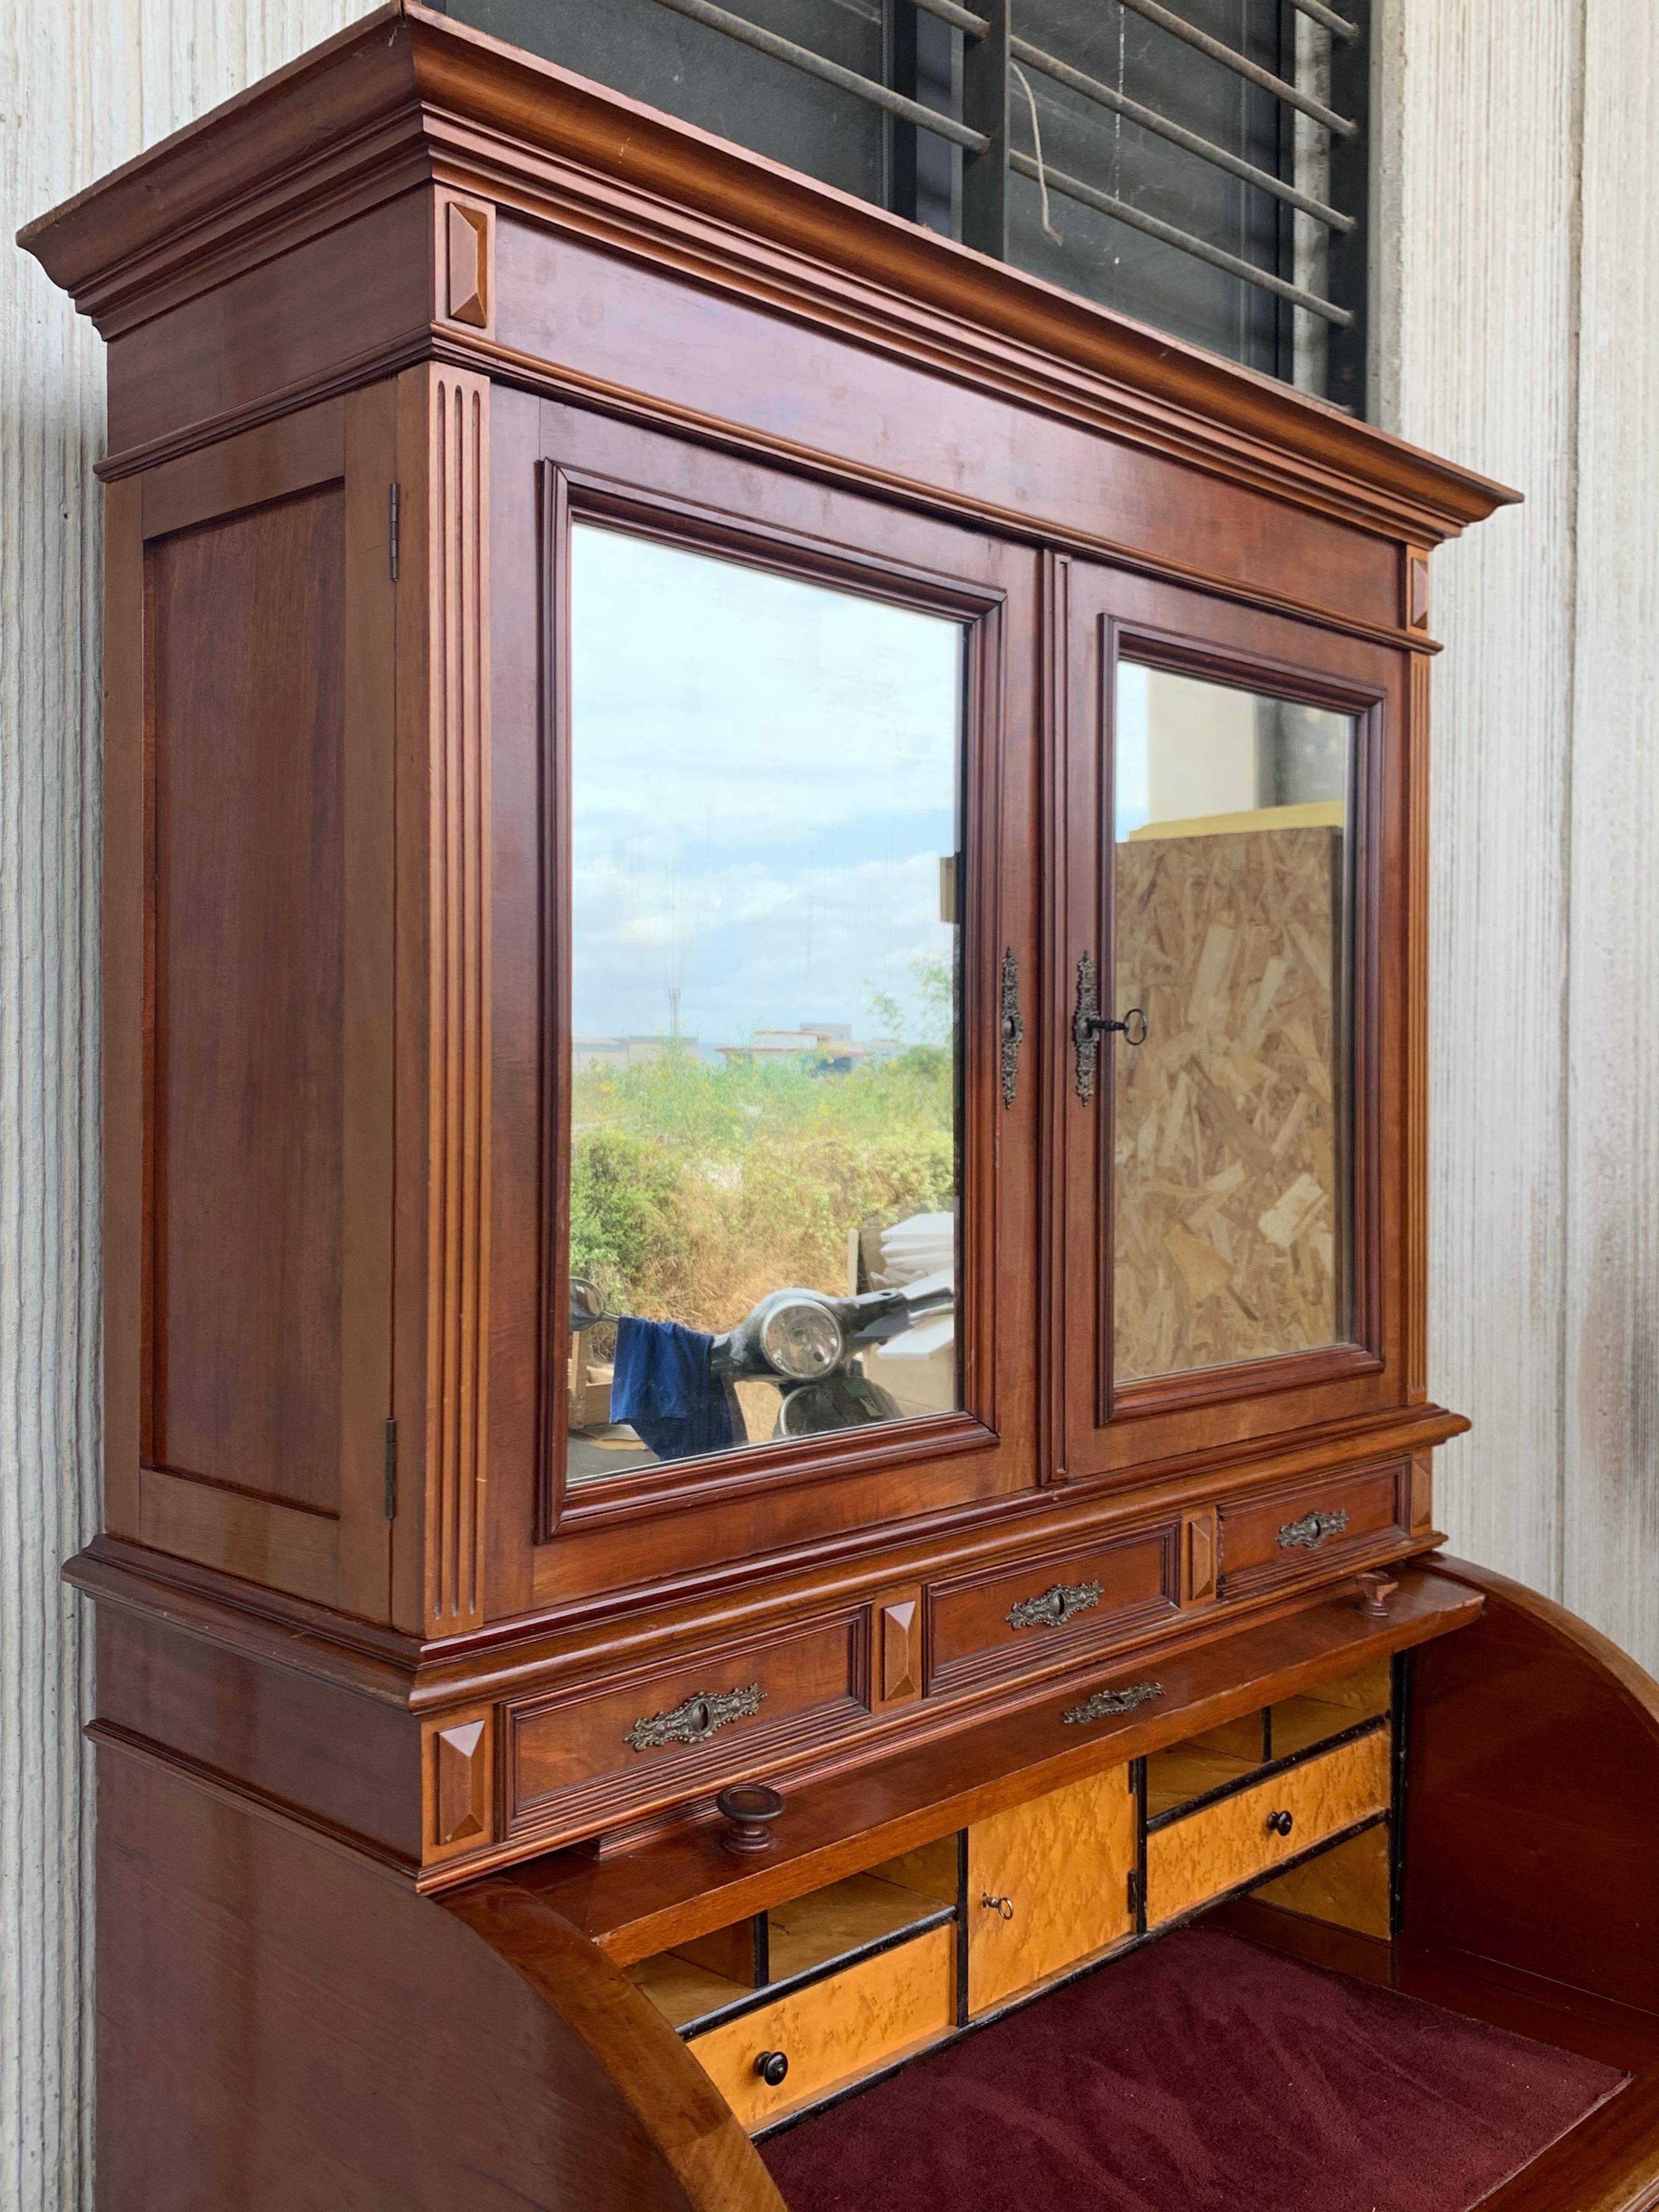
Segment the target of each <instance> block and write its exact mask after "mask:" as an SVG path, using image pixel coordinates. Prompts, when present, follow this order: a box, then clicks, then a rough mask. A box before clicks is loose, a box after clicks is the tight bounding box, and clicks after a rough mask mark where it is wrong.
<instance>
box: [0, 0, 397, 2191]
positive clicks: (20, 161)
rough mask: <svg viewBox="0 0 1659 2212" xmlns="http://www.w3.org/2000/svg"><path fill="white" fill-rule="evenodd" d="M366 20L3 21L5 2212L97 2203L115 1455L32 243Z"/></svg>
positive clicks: (120, 1)
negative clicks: (96, 1678)
mask: <svg viewBox="0 0 1659 2212" xmlns="http://www.w3.org/2000/svg"><path fill="white" fill-rule="evenodd" d="M364 12H365V9H364V8H363V7H362V6H361V5H357V4H354V0H257V4H256V0H177V4H173V5H168V4H167V0H14V4H12V5H10V6H9V7H5V8H3V9H0V234H3V237H0V2212H78V2208H79V2207H81V2206H82V2205H90V2203H91V2201H92V2158H91V2141H92V2111H93V2102H92V2094H91V2005H90V1994H91V1986H92V1971H93V1961H92V1953H91V1943H90V1926H91V1923H90V1908H91V1892H92V1878H91V1834H92V1826H91V1822H92V1797H91V1788H90V1763H89V1761H88V1757H87V1755H86V1753H85V1751H84V1749H83V1747H82V1742H81V1737H80V1726H81V1723H82V1719H83V1718H84V1717H85V1716H86V1713H87V1711H88V1707H89V1703H90V1678H91V1651H90V1645H89V1642H88V1633H87V1622H86V1620H85V1618H84V1614H83V1610H82V1608H81V1607H79V1606H78V1604H76V1602H74V1601H71V1599H70V1595H69V1594H68V1593H67V1592H66V1591H65V1590H64V1589H63V1587H62V1585H61V1584H60V1583H59V1582H58V1566H59V1565H60V1563H61V1562H62V1560H63V1559H65V1558H66V1557H67V1556H68V1555H69V1553H71V1552H73V1551H74V1550H76V1547H78V1546H79V1545H80V1544H81V1543H82V1541H84V1539H85V1538H86V1536H87V1535H88V1534H90V1532H91V1530H92V1528H94V1524H95V1521H96V1514H97V1467H98V1455H99V1338H98V1205H99V1184H98V1144H97V1139H98V1024H97V1011H98V869H97V851H98V786H99V775H98V666H99V607H100V583H99V561H100V535H99V529H98V489H97V484H96V482H95V480H94V477H93V473H92V465H93V462H94V459H96V458H97V456H98V454H99V453H100V450H101V447H102V443H103V422H104V410H103V373H104V371H103V357H102V349H101V346H100V343H99V340H98V338H97V337H96V335H95V334H94V332H93V331H91V330H90V328H89V327H88V325H86V324H84V323H82V322H81V321H79V320H78V319H77V318H76V316H75V314H74V313H73V312H72V311H71V309H70V306H69V303H68V301H66V300H64V298H63V296H62V295H60V294H59V293H58V292H56V291H55V290H54V289H52V286H51V285H50V284H49V283H47V281H46V277H45V276H43V275H42V274H41V272H40V269H39V268H38V267H37V266H36V264H34V263H33V261H31V260H29V259H28V258H27V257H26V256H25V255H23V254H21V253H20V252H17V250H16V248H15V246H13V245H12V243H11V237H12V234H13V233H14V232H15V230H16V228H18V226H19V224H21V222H25V221H26V220H27V218H28V217H29V216H34V215H39V214H40V213H41V212H42V211H43V210H45V209H46V208H48V207H50V206H52V204H53V203H54V202H56V201H58V200H60V199H63V198H65V197H67V196H68V195H69V194H70V192H73V191H78V190H79V189H80V188H81V186H82V185H87V184H90V183H91V182H92V180H93V179H94V177H97V176H99V175H100V174H101V173H103V172H104V171H105V170H106V169H110V168H112V167H114V166H115V165H116V163H117V162H119V161H125V160H127V159H128V157H129V156H130V155H133V154H136V153H137V152H139V151H140V149H142V148H143V147H145V146H147V145H149V144H151V143H153V142H154V141H155V139H157V138H161V137H165V136H166V134H167V132H168V131H173V130H176V129H178V127H179V125H181V124H183V123H186V122H188V121H189V120H190V119H191V117H193V116H196V115H199V114H200V113H201V112H203V111H204V109H206V108H210V107H212V106H216V104H217V103H218V102H219V101H220V100H225V99H228V97H229V96H230V94H233V93H234V92H236V91H238V90H240V88H241V87H242V86H243V85H245V84H247V83H250V82H252V80H253V79H254V78H256V77H258V76H264V74H265V72H266V71H267V70H272V69H275V68H276V67H278V66H279V65H280V64H282V63H283V62H285V61H288V60H289V59H290V58H292V57H293V56H294V55H295V54H296V53H298V52H301V51H302V49H303V48H305V47H306V46H311V45H313V44H315V42H316V41H317V40H319V39H322V38H325V37H327V36H328V35H329V33H331V32H332V31H335V30H337V29H338V28H339V27H340V26H341V25H342V24H343V23H344V22H346V21H349V19H350V18H351V17H352V16H354V15H360V14H362V13H364Z"/></svg>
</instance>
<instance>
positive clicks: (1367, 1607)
mask: <svg viewBox="0 0 1659 2212" xmlns="http://www.w3.org/2000/svg"><path fill="white" fill-rule="evenodd" d="M1399 1587H1400V1585H1399V1583H1397V1582H1396V1581H1395V1578H1394V1577H1393V1576H1392V1575H1387V1574H1384V1573H1383V1571H1382V1570H1381V1569H1380V1568H1377V1567H1373V1568H1371V1569H1370V1571H1369V1572H1368V1573H1366V1574H1363V1575H1361V1577H1359V1592H1360V1595H1359V1610H1360V1611H1361V1613H1364V1614H1365V1615H1366V1617H1367V1619H1369V1620H1387V1619H1388V1617H1389V1599H1390V1598H1391V1597H1392V1596H1393V1595H1394V1594H1395V1591H1396V1590H1397V1589H1399Z"/></svg>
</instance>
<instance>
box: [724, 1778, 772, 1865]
mask: <svg viewBox="0 0 1659 2212" xmlns="http://www.w3.org/2000/svg"><path fill="white" fill-rule="evenodd" d="M714 1808H715V1810H716V1811H717V1812H720V1813H724V1814H725V1815H726V1826H725V1827H724V1828H722V1829H721V1831H720V1841H721V1843H722V1844H724V1845H725V1846H726V1850H728V1851H736V1852H738V1854H739V1856H741V1855H743V1854H744V1853H745V1852H749V1851H763V1850H768V1849H769V1847H770V1845H771V1842H772V1823H773V1821H774V1820H776V1819H777V1817H778V1815H779V1814H780V1813H781V1812H782V1810H783V1799H782V1798H781V1796H779V1794H778V1792H777V1791H776V1790H769V1789H768V1788H767V1787H766V1784H764V1783H763V1782H735V1783H733V1784H732V1786H731V1788H730V1789H729V1790H721V1791H720V1796H718V1797H716V1798H715V1800H714Z"/></svg>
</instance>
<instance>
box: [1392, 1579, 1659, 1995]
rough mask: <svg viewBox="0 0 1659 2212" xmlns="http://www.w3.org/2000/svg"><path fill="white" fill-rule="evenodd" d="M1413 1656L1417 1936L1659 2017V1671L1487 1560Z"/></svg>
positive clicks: (1412, 1895) (1411, 1792)
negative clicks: (1456, 1617) (1432, 1642)
mask: <svg viewBox="0 0 1659 2212" xmlns="http://www.w3.org/2000/svg"><path fill="white" fill-rule="evenodd" d="M1445 1579H1447V1580H1449V1581H1450V1580H1454V1579H1455V1582H1456V1583H1466V1584H1468V1585H1470V1586H1471V1587H1473V1588H1474V1589H1480V1590H1483V1591H1484V1592H1485V1593H1486V1609H1485V1610H1484V1612H1483V1613H1482V1614H1481V1616H1480V1620H1478V1621H1477V1622H1475V1623H1474V1625H1473V1626H1471V1627H1469V1628H1468V1629H1466V1630H1464V1631H1463V1632H1462V1633H1461V1634H1459V1635H1457V1636H1455V1637H1450V1638H1448V1639H1447V1641H1446V1644H1445V1645H1444V1646H1443V1648H1435V1649H1434V1650H1425V1651H1424V1652H1423V1653H1421V1654H1420V1655H1419V1656H1418V1657H1417V1658H1416V1659H1414V1660H1413V1674H1412V1702H1411V1723H1410V1735H1409V1739H1408V1741H1409V1758H1410V1765H1409V1771H1408V1773H1407V1784H1406V1813H1405V1819H1406V1832H1405V1853H1406V1863H1405V1914H1406V1920H1405V1931H1404V1932H1405V1935H1406V1937H1407V1940H1410V1941H1422V1942H1434V1943H1438V1944H1442V1945H1445V1946H1447V1947H1449V1948H1455V1949H1460V1950H1462V1951H1466V1952H1469V1953H1473V1954H1476V1955H1478V1956H1479V1957H1480V1958H1482V1959H1487V1960H1498V1961H1499V1962H1501V1963H1502V1964H1503V1965H1504V1966H1514V1967H1518V1968H1521V1969H1522V1970H1523V1971H1524V1972H1528V1973H1533V1974H1541V1975H1545V1976H1547V1977H1548V1978H1549V1979H1551V1980H1552V1981H1556V1982H1563V1983H1566V1984H1570V1985H1571V1987H1573V1988H1575V1989H1580V1990H1591V1991H1593V1992H1594V1993H1595V1995H1596V1996H1601V1997H1607V1998H1612V1999H1613V2000H1615V2001H1616V2002H1619V2003H1621V2004H1626V2005H1633V2006H1636V2007H1638V2008H1640V2009H1641V2010H1643V2011H1644V2012H1648V2013H1656V2014H1659V1873H1656V1863H1655V1851H1654V1838H1655V1837H1656V1836H1659V1683H1656V1682H1655V1681H1654V1680H1653V1678H1652V1677H1651V1676H1650V1675H1649V1674H1644V1672H1643V1670H1642V1669H1641V1668H1639V1667H1638V1665H1637V1664H1636V1663H1635V1662H1634V1661H1633V1660H1632V1659H1629V1658H1627V1657H1626V1656H1625V1654H1624V1653H1622V1652H1620V1651H1619V1650H1616V1649H1615V1648H1614V1647H1613V1644H1609V1643H1608V1642H1607V1639H1606V1638H1604V1637H1601V1636H1599V1635H1598V1634H1597V1633H1596V1632H1595V1630H1594V1629H1593V1628H1591V1627H1589V1626H1588V1625H1587V1624H1586V1623H1585V1622H1583V1621H1582V1620H1576V1619H1575V1618H1574V1617H1573V1615H1572V1614H1571V1613H1566V1612H1565V1611H1564V1610H1563V1609H1562V1608H1561V1607H1559V1606H1557V1605H1553V1604H1552V1603H1551V1602H1550V1601H1549V1600H1548V1599H1547V1598H1543V1597H1540V1596H1538V1595H1536V1594H1535V1593H1534V1592H1533V1591H1531V1590H1528V1589H1522V1588H1521V1586H1520V1585H1519V1584H1518V1583H1511V1582H1508V1581H1506V1580H1505V1579H1504V1577H1502V1576H1500V1575H1494V1574H1491V1573H1489V1572H1487V1571H1486V1570H1485V1569H1483V1568H1476V1567H1468V1566H1465V1565H1462V1563H1458V1562H1449V1563H1448V1568H1447V1573H1446V1577H1445Z"/></svg>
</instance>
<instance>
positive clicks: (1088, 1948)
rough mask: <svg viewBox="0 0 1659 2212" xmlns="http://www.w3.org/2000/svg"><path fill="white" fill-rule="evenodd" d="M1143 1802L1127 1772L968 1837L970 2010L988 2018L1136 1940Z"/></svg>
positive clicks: (1017, 1810)
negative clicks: (1036, 1986)
mask: <svg viewBox="0 0 1659 2212" xmlns="http://www.w3.org/2000/svg"><path fill="white" fill-rule="evenodd" d="M1136 1818H1137V1812H1136V1804H1135V1796H1134V1791H1133V1788H1132V1786H1131V1784H1130V1777H1129V1769H1128V1768H1127V1766H1113V1767H1109V1768H1108V1769H1107V1770H1106V1771H1105V1772H1104V1773H1103V1774H1093V1775H1091V1776H1089V1778H1087V1779H1086V1780H1085V1781H1083V1782H1074V1783H1072V1784H1069V1785H1068V1786H1067V1787H1066V1789H1064V1790H1051V1791H1049V1793H1048V1796H1043V1797H1036V1798H1033V1799H1032V1800H1030V1802H1028V1803H1026V1804H1024V1805H1016V1806H1013V1807H1012V1808H1010V1810H1008V1811H1007V1812H1006V1813H998V1814H994V1815H993V1817H992V1818H991V1819H990V1820H981V1821H979V1822H977V1823H976V1824H975V1826H973V1827H972V1828H970V1829H969V1832H968V2002H969V2009H970V2010H971V2011H972V2012H975V2013H981V2012H984V2011H986V2010H987V2009H988V2008H990V2007H991V2006H993V2005H995V2004H1000V2003H1001V2002H1002V2001H1003V2000H1004V1998H1006V1997H1010V1996H1012V1995H1013V1994H1014V1992H1015V1991H1016V1990H1023V1989H1027V1988H1029V1987H1030V1984H1032V1983H1033V1982H1040V1981H1042V1980H1044V1979H1045V1978H1047V1977H1048V1975H1050V1974H1056V1973H1059V1972H1061V1971H1062V1970H1063V1969H1064V1968H1065V1967H1066V1966H1072V1965H1074V1964H1075V1963H1076V1961H1077V1960H1079V1959H1086V1958H1087V1957H1088V1956H1089V1955H1090V1954H1091V1953H1092V1952H1095V1951H1101V1950H1104V1949H1105V1948H1106V1947H1107V1945H1109V1944H1110V1943H1115V1942H1118V1941H1119V1940H1120V1938H1121V1937H1123V1936H1128V1935H1130V1934H1132V1933H1133V1929H1134V1913H1133V1909H1132V1908H1131V1905H1130V1903H1129V1876H1130V1875H1131V1874H1132V1873H1133V1871H1134V1865H1135V1824H1136Z"/></svg>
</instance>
